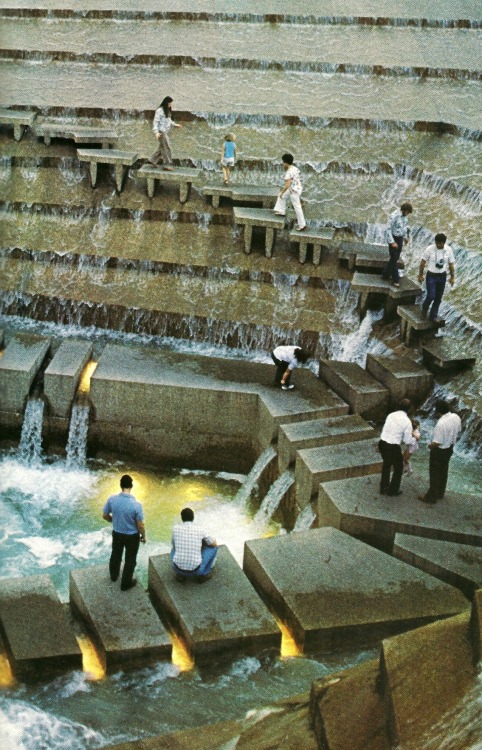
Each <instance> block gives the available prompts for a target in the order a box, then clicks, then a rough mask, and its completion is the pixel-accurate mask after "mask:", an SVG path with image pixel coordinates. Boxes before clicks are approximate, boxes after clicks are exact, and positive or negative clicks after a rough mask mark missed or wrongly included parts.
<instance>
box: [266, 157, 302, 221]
mask: <svg viewBox="0 0 482 750" xmlns="http://www.w3.org/2000/svg"><path fill="white" fill-rule="evenodd" d="M281 159H282V161H283V169H284V170H285V176H284V177H285V181H284V185H283V187H282V188H281V192H280V194H279V196H278V199H277V201H276V204H275V207H274V208H273V211H274V212H275V214H276V215H277V216H286V201H287V199H288V195H289V196H290V201H291V205H292V206H293V208H294V210H295V214H296V219H297V221H298V226H297V227H296V229H297V230H298V231H299V232H301V231H303V229H306V221H305V216H304V213H303V209H302V207H301V193H302V192H303V185H302V184H301V175H300V170H299V169H298V167H295V166H294V164H293V161H294V157H293V154H283V156H282V157H281Z"/></svg>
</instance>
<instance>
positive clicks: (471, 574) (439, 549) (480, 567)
mask: <svg viewBox="0 0 482 750" xmlns="http://www.w3.org/2000/svg"><path fill="white" fill-rule="evenodd" d="M393 554H394V555H395V557H397V558H398V559H399V560H403V561H404V562H406V563H408V564H409V565H414V566H415V567H417V568H420V570H424V571H425V572H426V573H430V575H433V576H436V577H437V578H440V580H441V581H445V582H446V583H450V584H451V585H452V586H457V588H459V589H460V590H461V591H463V592H464V594H466V596H469V597H471V596H472V595H473V594H474V592H475V590H476V589H478V588H480V587H481V586H482V549H480V548H477V547H472V546H470V545H468V544H456V543H455V542H441V541H438V540H434V539H421V538H420V537H416V536H412V535H407V534H396V535H395V543H394V545H393Z"/></svg>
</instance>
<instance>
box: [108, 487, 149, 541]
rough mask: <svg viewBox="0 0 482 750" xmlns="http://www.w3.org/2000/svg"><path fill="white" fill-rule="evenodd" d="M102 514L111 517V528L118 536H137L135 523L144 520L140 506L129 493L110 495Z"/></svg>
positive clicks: (137, 531)
mask: <svg viewBox="0 0 482 750" xmlns="http://www.w3.org/2000/svg"><path fill="white" fill-rule="evenodd" d="M102 512H103V513H110V514H111V515H112V528H113V529H114V531H117V533H118V534H138V533H139V530H138V528H137V521H143V520H144V512H143V510H142V505H141V504H140V503H139V502H138V501H137V500H136V499H135V497H134V495H131V494H130V492H119V494H118V495H111V496H110V497H109V499H108V500H107V502H106V504H105V505H104V508H103V511H102Z"/></svg>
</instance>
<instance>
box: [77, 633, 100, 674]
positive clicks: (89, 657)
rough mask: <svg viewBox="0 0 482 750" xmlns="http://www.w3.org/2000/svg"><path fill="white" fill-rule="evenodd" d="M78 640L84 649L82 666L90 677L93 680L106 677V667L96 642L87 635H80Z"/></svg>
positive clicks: (81, 648)
mask: <svg viewBox="0 0 482 750" xmlns="http://www.w3.org/2000/svg"><path fill="white" fill-rule="evenodd" d="M77 641H78V644H79V646H80V650H81V651H82V668H83V670H84V672H86V673H87V674H88V679H89V680H91V681H92V682H95V681H96V680H101V679H102V678H103V677H105V667H104V665H103V663H102V659H101V658H100V656H99V654H98V653H97V651H96V649H95V646H94V644H93V643H92V641H91V640H90V639H89V638H87V636H85V635H84V636H78V637H77Z"/></svg>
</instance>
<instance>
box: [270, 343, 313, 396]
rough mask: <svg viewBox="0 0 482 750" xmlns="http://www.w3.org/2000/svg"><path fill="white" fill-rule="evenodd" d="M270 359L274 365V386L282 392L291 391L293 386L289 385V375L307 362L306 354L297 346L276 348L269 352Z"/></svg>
mask: <svg viewBox="0 0 482 750" xmlns="http://www.w3.org/2000/svg"><path fill="white" fill-rule="evenodd" d="M271 359H272V360H273V362H274V363H275V365H276V373H275V376H274V385H275V387H276V388H282V389H283V391H291V390H292V389H293V388H294V385H292V384H291V383H290V380H291V373H292V372H293V370H294V369H295V368H296V367H298V365H300V364H304V363H305V362H306V361H307V360H308V353H307V352H305V350H304V349H302V348H301V347H299V346H277V347H276V349H275V350H274V351H273V352H271Z"/></svg>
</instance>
